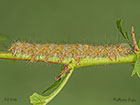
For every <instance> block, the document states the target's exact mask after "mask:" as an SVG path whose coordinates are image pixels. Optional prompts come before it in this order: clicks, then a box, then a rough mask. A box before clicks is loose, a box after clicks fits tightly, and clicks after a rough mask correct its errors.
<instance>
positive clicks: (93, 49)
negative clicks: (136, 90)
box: [8, 41, 133, 62]
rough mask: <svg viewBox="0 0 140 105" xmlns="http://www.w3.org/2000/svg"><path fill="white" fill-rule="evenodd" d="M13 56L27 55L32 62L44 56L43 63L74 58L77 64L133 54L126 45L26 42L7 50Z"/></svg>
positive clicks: (17, 43) (17, 42)
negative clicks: (83, 60) (87, 59)
mask: <svg viewBox="0 0 140 105" xmlns="http://www.w3.org/2000/svg"><path fill="white" fill-rule="evenodd" d="M8 51H10V52H11V53H12V54H13V56H15V55H16V54H20V53H21V54H28V55H31V56H32V59H31V61H32V62H34V61H35V59H36V57H37V56H41V55H42V56H45V61H46V62H47V61H48V58H49V57H59V58H60V60H59V62H62V60H63V59H64V58H74V59H75V60H76V61H77V62H79V61H80V59H81V58H86V57H88V58H96V57H108V58H109V59H110V60H112V59H111V58H115V59H117V57H120V56H126V55H128V54H132V53H133V52H132V51H131V49H130V48H129V46H128V45H126V44H116V45H104V46H101V45H96V46H93V45H90V44H53V43H45V44H35V43H34V44H30V43H27V42H25V41H24V42H20V41H16V42H14V43H13V44H12V45H11V47H10V48H9V49H8Z"/></svg>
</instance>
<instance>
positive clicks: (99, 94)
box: [0, 0, 140, 105]
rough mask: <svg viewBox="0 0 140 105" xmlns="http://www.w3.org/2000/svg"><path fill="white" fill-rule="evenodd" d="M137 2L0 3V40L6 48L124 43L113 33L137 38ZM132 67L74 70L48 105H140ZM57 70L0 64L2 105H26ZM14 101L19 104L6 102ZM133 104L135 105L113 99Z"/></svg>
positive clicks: (14, 0) (2, 0)
mask: <svg viewBox="0 0 140 105" xmlns="http://www.w3.org/2000/svg"><path fill="white" fill-rule="evenodd" d="M139 4H140V1H139V0H0V34H1V35H5V36H7V37H8V38H9V39H10V40H8V41H6V44H7V45H8V46H10V44H11V43H12V42H13V41H15V40H20V41H24V40H26V41H29V42H33V43H45V42H52V43H93V44H109V43H125V40H124V39H123V37H122V36H121V35H120V33H119V32H118V30H117V28H116V20H118V19H120V18H123V19H124V25H123V28H124V29H125V30H126V31H128V32H129V35H130V29H131V24H133V25H134V27H135V33H136V37H137V38H138V35H139V34H140V30H139V27H140V22H139V19H140V11H139V10H140V6H139ZM132 68H133V66H132V63H129V64H112V65H103V66H90V67H83V68H78V69H76V70H75V71H74V73H73V75H72V77H71V78H70V80H69V81H68V83H67V84H66V86H65V87H64V89H63V90H62V91H61V92H60V93H59V94H58V95H57V96H56V97H55V98H54V99H53V101H51V102H50V103H49V105H140V78H138V77H137V76H134V77H131V76H130V75H131V72H132ZM59 73H60V65H58V64H46V63H40V62H36V63H31V62H28V61H9V60H0V105H30V103H29V96H31V95H32V94H33V93H34V92H42V91H43V90H44V89H46V88H47V87H49V86H50V85H51V84H52V83H53V81H54V79H55V77H56V76H57V75H58V74H59ZM7 98H8V99H9V98H15V99H17V101H6V99H7ZM119 98H120V99H128V98H131V99H135V100H136V101H135V102H126V101H122V102H120V101H118V102H117V101H116V100H114V99H119Z"/></svg>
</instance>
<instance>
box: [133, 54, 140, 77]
mask: <svg viewBox="0 0 140 105" xmlns="http://www.w3.org/2000/svg"><path fill="white" fill-rule="evenodd" d="M136 73H137V75H138V76H139V77H140V55H139V53H138V54H137V58H136V62H135V65H134V69H133V72H132V74H131V77H132V76H134V75H135V74H136Z"/></svg>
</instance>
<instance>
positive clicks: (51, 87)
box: [42, 65, 67, 95]
mask: <svg viewBox="0 0 140 105" xmlns="http://www.w3.org/2000/svg"><path fill="white" fill-rule="evenodd" d="M65 67H66V65H61V71H62V70H64V68H65ZM66 72H67V71H65V72H64V73H63V74H62V75H61V77H60V79H59V80H57V81H55V82H54V83H53V84H52V85H51V86H50V87H49V88H47V89H46V90H44V91H43V92H42V95H44V94H46V93H48V92H49V91H50V90H53V89H55V88H56V87H57V86H59V85H60V83H61V82H62V80H63V78H64V77H65V76H66Z"/></svg>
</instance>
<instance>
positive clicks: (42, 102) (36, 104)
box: [30, 68, 74, 105]
mask: <svg viewBox="0 0 140 105" xmlns="http://www.w3.org/2000/svg"><path fill="white" fill-rule="evenodd" d="M73 71H74V68H71V70H70V71H69V73H68V74H67V76H66V77H65V79H64V80H63V81H62V83H61V84H60V85H59V86H58V88H57V89H55V90H54V91H53V92H52V93H51V94H50V95H49V96H42V95H39V94H38V93H34V94H33V95H32V96H30V100H31V103H32V104H33V105H46V104H47V103H49V102H50V101H51V100H52V99H53V98H54V97H55V96H56V95H57V94H58V93H59V92H60V91H61V90H62V89H63V87H64V86H65V84H66V83H67V81H68V80H69V78H70V76H71V74H72V72H73Z"/></svg>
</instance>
